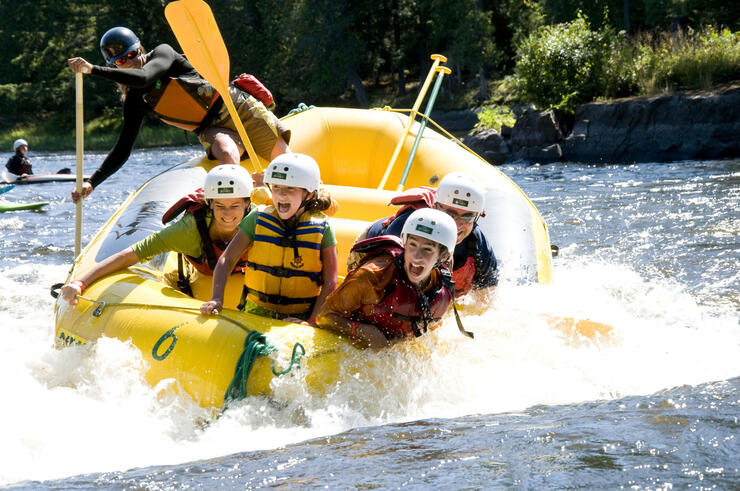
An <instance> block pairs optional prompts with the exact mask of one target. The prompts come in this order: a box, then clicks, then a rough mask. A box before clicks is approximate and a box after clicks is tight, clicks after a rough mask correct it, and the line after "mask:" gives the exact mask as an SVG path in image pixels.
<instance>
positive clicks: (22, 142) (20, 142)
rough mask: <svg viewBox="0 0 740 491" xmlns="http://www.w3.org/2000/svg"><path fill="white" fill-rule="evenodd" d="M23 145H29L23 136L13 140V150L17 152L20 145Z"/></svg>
mask: <svg viewBox="0 0 740 491" xmlns="http://www.w3.org/2000/svg"><path fill="white" fill-rule="evenodd" d="M21 145H25V146H28V142H27V141H26V140H24V139H23V138H18V139H17V140H16V141H14V142H13V151H14V152H15V151H16V150H18V147H20V146H21Z"/></svg>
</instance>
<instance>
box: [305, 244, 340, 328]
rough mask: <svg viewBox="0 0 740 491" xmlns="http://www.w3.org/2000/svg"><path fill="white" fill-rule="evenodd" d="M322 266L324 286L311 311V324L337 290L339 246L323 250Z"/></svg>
mask: <svg viewBox="0 0 740 491" xmlns="http://www.w3.org/2000/svg"><path fill="white" fill-rule="evenodd" d="M321 265H322V268H323V269H322V270H321V278H322V280H323V284H322V285H321V292H319V296H318V298H317V299H316V304H315V305H314V307H313V310H312V311H311V316H310V317H309V322H310V319H314V320H315V319H316V316H317V315H319V311H320V310H321V307H323V305H324V302H326V297H328V296H329V294H330V293H331V292H333V291H334V290H336V289H337V270H338V260H337V246H335V245H333V246H330V247H327V248H326V249H321Z"/></svg>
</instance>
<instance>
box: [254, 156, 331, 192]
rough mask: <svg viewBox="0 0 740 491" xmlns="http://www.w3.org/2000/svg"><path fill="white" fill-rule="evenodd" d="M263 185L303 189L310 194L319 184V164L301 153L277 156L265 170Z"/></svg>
mask: <svg viewBox="0 0 740 491" xmlns="http://www.w3.org/2000/svg"><path fill="white" fill-rule="evenodd" d="M265 183H267V184H278V185H281V186H292V187H296V188H303V189H305V190H306V191H308V192H309V193H312V192H314V191H317V190H318V189H319V184H321V172H320V171H319V164H317V163H316V161H315V160H314V159H313V158H311V157H309V156H308V155H304V154H302V153H284V154H282V155H278V156H277V157H275V158H274V159H273V161H272V162H270V165H268V166H267V169H265Z"/></svg>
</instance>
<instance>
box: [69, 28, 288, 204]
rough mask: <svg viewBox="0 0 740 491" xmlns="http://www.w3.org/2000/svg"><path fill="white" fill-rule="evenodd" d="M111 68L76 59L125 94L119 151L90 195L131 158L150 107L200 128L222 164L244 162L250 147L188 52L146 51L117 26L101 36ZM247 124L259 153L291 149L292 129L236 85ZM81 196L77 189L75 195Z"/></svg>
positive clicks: (78, 67)
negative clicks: (289, 146)
mask: <svg viewBox="0 0 740 491" xmlns="http://www.w3.org/2000/svg"><path fill="white" fill-rule="evenodd" d="M100 51H101V52H102V54H103V58H104V59H105V62H106V63H107V64H108V65H109V66H108V67H102V66H97V65H93V64H91V63H89V62H87V61H86V60H85V59H83V58H79V57H76V58H70V59H69V60H67V63H68V64H69V66H70V67H71V68H72V70H74V71H75V72H82V73H90V74H92V75H95V76H97V77H101V78H105V79H107V80H111V81H113V82H116V83H118V86H119V88H120V90H121V93H122V99H123V126H122V127H121V133H120V135H119V136H118V141H117V142H116V145H115V146H114V147H113V150H111V152H110V153H109V154H108V156H107V157H106V158H105V160H104V161H103V163H102V165H101V166H100V168H99V169H98V170H96V171H95V173H93V175H92V176H91V177H90V180H89V181H88V182H85V184H84V185H83V188H82V194H81V197H82V198H85V197H87V196H88V195H89V194H90V193H92V191H93V189H94V188H96V187H97V186H98V185H99V184H100V183H101V182H103V181H104V180H105V179H107V178H108V177H109V176H110V175H111V174H113V173H114V172H116V171H117V170H118V169H119V168H120V167H121V166H122V165H123V164H124V163H125V162H126V160H128V157H129V155H130V153H131V149H132V148H133V146H134V141H135V140H136V136H137V135H138V134H139V130H140V129H141V125H142V123H143V121H144V116H145V115H146V113H147V111H154V112H155V113H156V114H157V116H158V117H159V118H160V119H161V120H162V121H164V122H165V123H167V124H170V125H173V126H176V127H178V128H182V129H185V130H187V131H194V132H195V133H196V134H197V135H198V139H199V140H200V142H201V143H202V144H203V147H204V148H205V150H206V153H207V155H208V158H210V159H216V160H218V161H219V162H221V163H222V164H239V162H240V158H241V156H242V155H244V153H245V149H244V146H243V145H242V142H241V139H240V137H239V135H238V133H237V131H236V127H235V126H234V122H233V121H232V120H231V117H230V116H229V114H228V111H227V109H226V106H225V104H224V103H223V100H222V99H221V98H220V97H219V96H218V93H217V92H216V90H215V89H214V88H213V87H212V86H211V85H210V84H209V83H208V82H207V81H206V80H204V79H203V78H202V77H201V76H200V75H199V74H198V73H197V72H196V71H195V69H194V68H193V66H192V65H191V64H190V62H188V60H187V59H185V57H184V56H183V55H181V54H179V53H177V52H175V50H174V49H173V48H172V47H171V46H170V45H168V44H160V45H159V46H157V47H156V48H154V49H153V50H152V51H150V52H146V50H145V49H144V47H143V46H142V45H141V42H140V41H139V38H138V37H136V34H134V33H133V32H132V31H131V30H130V29H128V28H126V27H114V28H112V29H110V30H108V31H107V32H106V33H105V34H103V37H102V38H101V39H100ZM229 92H230V95H231V98H232V100H233V101H234V105H235V106H236V109H237V111H238V112H239V115H240V117H241V120H242V123H243V124H244V129H245V130H246V132H247V135H248V136H249V139H250V141H251V143H252V146H253V147H254V149H255V152H257V154H258V155H259V156H260V157H262V158H264V159H266V160H272V159H273V158H275V157H276V156H278V155H280V154H283V153H285V152H289V151H290V149H289V148H288V142H289V140H290V130H288V129H287V128H286V127H285V126H284V125H283V124H282V122H281V121H280V120H279V119H278V118H277V117H276V116H275V115H274V114H273V113H272V112H270V111H269V110H267V108H265V106H264V105H263V104H262V103H261V102H260V101H258V100H257V99H256V98H254V97H253V96H251V95H250V94H248V93H247V92H245V91H243V90H241V89H240V88H238V87H236V86H234V85H233V84H232V85H231V86H230V88H229ZM79 198H80V195H78V193H77V192H76V191H75V192H73V193H72V200H73V201H74V202H75V203H76V202H77V201H78V200H79Z"/></svg>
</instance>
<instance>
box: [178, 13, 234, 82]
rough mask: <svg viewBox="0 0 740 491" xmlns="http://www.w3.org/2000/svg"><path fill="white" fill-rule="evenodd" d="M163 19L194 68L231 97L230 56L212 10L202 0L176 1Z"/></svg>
mask: <svg viewBox="0 0 740 491" xmlns="http://www.w3.org/2000/svg"><path fill="white" fill-rule="evenodd" d="M164 16H165V17H166V18H167V22H169V23H170V27H171V28H172V32H174V33H175V37H176V38H177V42H178V43H180V47H181V48H182V50H183V51H184V52H185V56H186V57H187V59H188V61H189V62H190V64H191V65H193V67H194V68H195V69H196V70H197V71H198V73H200V74H201V76H202V77H203V78H205V79H206V80H208V82H210V84H211V85H213V87H214V88H215V89H216V90H217V91H218V92H219V94H221V95H222V96H223V95H224V94H227V95H228V88H229V52H228V51H227V50H226V44H225V43H224V38H223V37H221V31H219V29H218V24H216V19H215V17H213V12H211V8H210V7H209V6H208V4H207V3H205V2H204V1H202V0H177V1H176V2H172V3H170V4H168V5H167V7H165V9H164Z"/></svg>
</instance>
